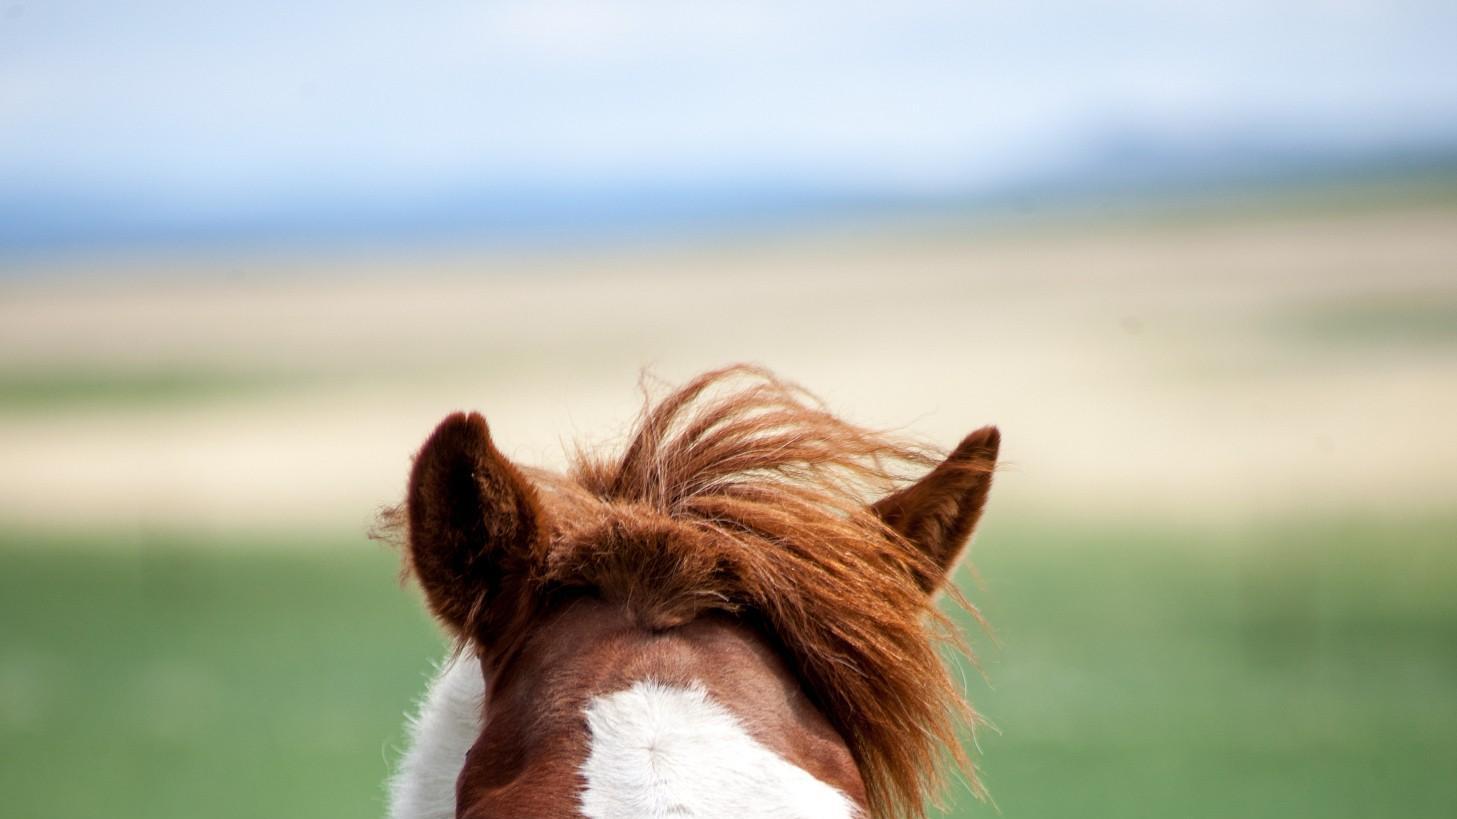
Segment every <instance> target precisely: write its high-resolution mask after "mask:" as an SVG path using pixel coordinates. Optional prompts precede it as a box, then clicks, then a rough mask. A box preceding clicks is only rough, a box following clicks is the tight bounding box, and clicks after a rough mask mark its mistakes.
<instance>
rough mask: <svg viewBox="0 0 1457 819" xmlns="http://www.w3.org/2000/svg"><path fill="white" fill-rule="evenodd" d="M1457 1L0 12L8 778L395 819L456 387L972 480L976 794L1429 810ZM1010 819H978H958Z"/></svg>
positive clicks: (1077, 804) (57, 811)
mask: <svg viewBox="0 0 1457 819" xmlns="http://www.w3.org/2000/svg"><path fill="white" fill-rule="evenodd" d="M1453 43H1457V6H1453V5H1452V4H1451V3H1445V2H1422V1H1416V2H1402V1H1401V0H1385V1H1384V2H1379V3H1377V2H1362V0H1330V1H1329V2H1299V1H1294V0H1292V1H1291V2H1277V3H1269V2H1260V3H1254V2H1245V0H1226V1H1225V2H1220V3H1204V2H1186V3H1178V4H1157V3H1148V2H1122V3H1090V4H1082V3H1067V2H1052V3H1040V4H975V3H949V2H937V1H936V0H908V1H907V2H900V3H895V4H862V3H855V2H834V3H830V2H820V1H819V0H812V1H811V2H806V3H799V4H793V5H791V6H785V5H784V4H777V3H762V2H756V1H755V2H739V3H718V4H707V3H682V2H675V3H669V2H651V1H649V0H633V1H629V0H611V2H581V1H580V0H573V1H566V2H556V1H553V0H535V1H534V2H489V3H460V2H445V0H428V1H427V2H420V3H408V4H407V3H400V2H351V3H343V2H334V1H330V2H319V3H311V4H297V3H281V2H272V1H271V0H264V1H263V2H255V3H248V4H241V3H237V4H217V3H183V2H178V1H177V0H170V1H169V0H159V1H157V2H129V3H103V2H96V0H76V1H75V2H62V0H0V464H3V469H0V792H3V793H4V794H5V803H6V809H5V813H6V815H8V816H14V817H17V818H18V817H92V816H107V817H113V818H114V819H123V818H124V817H148V818H149V819H165V818H166V817H194V816H197V815H199V813H201V814H205V815H208V816H212V817H254V816H261V815H276V816H309V817H368V816H382V815H383V813H384V790H383V782H384V780H385V777H386V775H387V773H388V771H389V770H390V767H391V764H392V763H393V761H394V760H395V759H396V758H397V757H398V755H399V752H400V745H401V741H402V734H403V725H404V722H403V715H404V714H405V713H406V711H407V710H408V709H409V708H410V707H411V703H412V701H413V699H414V698H415V697H417V696H418V695H419V694H420V693H421V692H422V691H423V687H424V683H425V681H426V679H427V677H428V675H429V674H430V671H431V668H432V664H433V663H434V662H435V661H436V660H437V659H438V658H439V657H440V656H441V655H442V653H443V641H442V640H441V638H440V636H439V635H438V634H437V632H436V631H435V629H434V627H433V626H432V624H431V623H430V622H429V621H428V619H427V618H426V617H425V615H424V614H423V613H422V611H421V606H420V604H419V602H418V599H417V597H416V595H415V593H414V591H413V590H412V589H410V588H408V587H404V586H401V585H400V583H399V582H398V577H397V572H398V568H399V564H398V559H397V556H396V555H395V554H394V553H393V552H392V551H391V550H390V549H389V547H387V546H385V545H383V544H379V543H375V542H371V541H370V540H368V539H367V538H366V536H365V533H366V530H367V529H368V527H369V525H370V523H371V520H372V517H373V515H374V514H375V511H376V510H377V509H378V508H379V507H381V506H382V505H386V504H390V503H393V502H395V501H396V500H398V498H399V497H400V495H401V492H402V489H403V483H404V479H405V474H406V470H407V469H408V466H409V457H410V455H411V453H412V451H413V449H414V448H415V447H417V446H418V445H419V443H420V442H421V441H422V440H423V439H424V437H425V435H426V434H427V433H428V432H429V430H430V429H431V428H432V426H433V424H434V423H436V422H437V421H438V420H439V419H440V418H441V417H443V416H444V415H445V414H446V413H448V412H450V411H453V410H457V409H479V410H481V411H483V412H484V413H486V415H487V417H488V418H489V419H490V420H491V423H492V427H493V430H494V431H495V434H496V437H497V439H498V442H499V443H500V444H501V446H502V447H503V449H505V450H506V451H507V452H508V454H510V455H511V456H512V457H514V458H516V459H518V460H521V461H525V462H532V463H537V464H542V465H548V466H551V465H559V464H561V463H562V462H563V456H562V453H563V450H564V449H565V448H566V447H569V446H571V444H572V442H574V441H585V442H587V443H601V444H605V445H611V444H612V443H613V442H615V441H617V440H618V439H619V438H620V436H621V435H622V433H623V432H624V430H625V428H626V426H627V424H628V422H629V421H630V419H631V417H632V415H633V413H634V412H635V411H636V409H637V407H638V406H639V402H640V395H639V393H638V391H637V386H636V385H637V381H638V378H639V374H640V372H641V371H642V369H643V368H645V367H646V368H649V369H650V371H651V372H652V373H653V374H654V376H656V377H659V378H662V379H666V380H668V381H670V382H671V381H678V380H681V379H683V378H686V377H688V376H691V375H693V374H695V373H697V372H699V371H701V370H703V369H706V368H709V367H715V366H719V365H722V364H726V363H729V362H734V361H752V362H758V363H762V364H765V365H767V366H769V367H771V368H773V369H775V370H777V371H778V372H780V373H781V374H782V375H784V376H786V377H788V378H790V379H793V380H796V381H798V382H800V383H802V384H804V385H805V386H807V387H809V388H810V389H812V390H814V391H816V392H818V393H819V394H820V395H821V396H822V397H824V398H825V400H826V401H827V402H828V403H829V405H830V406H831V407H833V408H835V409H837V410H838V411H840V412H842V413H843V414H845V415H847V416H849V417H851V418H853V419H855V420H858V421H861V422H864V423H867V424H872V425H880V426H892V427H897V428H901V429H905V430H907V431H909V432H911V433H913V434H915V435H918V436H922V437H924V438H928V439H931V440H933V441H937V442H940V443H942V444H945V445H950V444H953V443H954V442H955V441H957V440H958V439H959V437H960V436H961V435H963V434H964V433H965V432H967V431H969V430H971V429H972V428H974V427H976V426H979V425H982V424H985V423H993V422H995V423H997V424H999V425H1000V426H1001V427H1002V430H1003V433H1004V437H1005V449H1004V458H1005V466H1004V468H1003V471H1002V472H1001V474H1000V476H999V478H998V484H997V488H996V491H995V492H994V493H993V499H992V505H991V510H990V512H989V514H988V517H987V519H986V520H985V523H984V526H983V529H982V532H981V533H980V535H979V536H978V539H977V542H976V545H975V547H974V550H973V553H972V564H969V565H968V566H967V567H965V568H964V570H963V572H962V575H961V584H962V586H963V588H965V589H966V590H967V591H968V593H969V596H970V597H971V598H972V599H973V600H974V601H975V602H976V603H977V604H978V605H979V606H981V608H982V609H983V611H984V612H985V613H986V615H987V617H988V618H989V620H990V621H991V623H992V624H993V626H994V627H995V635H989V634H982V633H980V632H978V636H976V637H975V638H974V640H973V642H974V643H975V645H976V647H977V649H978V654H979V656H980V666H981V673H980V674H978V673H977V672H976V671H975V670H972V669H970V668H968V670H967V673H966V674H965V676H966V679H967V685H968V688H969V691H970V694H971V696H972V698H973V700H974V702H975V703H976V704H977V706H978V707H979V709H980V710H981V711H982V712H983V713H984V714H985V716H986V717H987V718H988V719H989V720H990V721H991V723H993V724H994V726H995V730H987V731H984V732H982V733H980V734H979V735H978V737H977V745H978V747H979V753H978V759H979V761H980V762H981V764H982V766H983V773H984V776H985V780H986V783H987V785H988V787H989V789H990V792H991V794H992V796H993V797H994V799H995V801H996V805H995V807H994V806H992V805H990V804H985V803H979V802H977V801H975V800H974V799H972V798H971V797H970V795H969V794H968V793H966V792H965V791H964V790H962V791H958V792H955V793H953V794H952V795H951V798H952V801H951V804H950V805H949V807H948V812H949V814H950V815H955V816H962V817H966V816H997V815H1001V816H1004V817H1006V818H1007V819H1022V818H1023V817H1052V816H1067V815H1078V816H1085V817H1097V816H1120V817H1127V816H1185V817H1199V816H1209V817H1215V816H1218V817H1227V816H1230V815H1240V816H1247V817H1255V816H1260V817H1298V816H1320V817H1342V816H1348V817H1371V816H1431V817H1450V816H1453V815H1457V776H1454V773H1453V772H1454V771H1457V503H1454V501H1457V489H1454V482H1453V481H1454V474H1457V473H1454V470H1457V435H1454V434H1453V423H1454V419H1457V50H1454V48H1453ZM998 811H1000V814H998Z"/></svg>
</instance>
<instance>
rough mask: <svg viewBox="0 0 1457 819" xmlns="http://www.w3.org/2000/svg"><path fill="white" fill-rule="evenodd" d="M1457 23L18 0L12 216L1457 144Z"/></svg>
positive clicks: (942, 175)
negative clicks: (1167, 154)
mask: <svg viewBox="0 0 1457 819" xmlns="http://www.w3.org/2000/svg"><path fill="white" fill-rule="evenodd" d="M1454 42H1457V4H1454V3H1451V2H1430V1H1427V2H1404V1H1403V0H1386V1H1385V2H1364V1H1361V0H1337V2H1309V1H1308V0H1298V1H1296V2H1283V3H1281V2H1249V1H1248V0H1225V2H1202V1H1196V2H1178V3H1155V2H1122V3H1078V2H1067V1H1066V0H1050V2H1043V3H1036V4H1032V3H1012V2H998V3H976V2H941V1H940V0H901V1H900V2H897V3H893V4H892V3H859V2H849V1H847V0H834V1H833V2H825V1H823V0H805V2H799V3H792V4H791V3H782V2H758V0H735V2H719V3H701V2H691V1H690V2H685V1H684V0H677V2H668V1H666V0H664V1H661V2H660V1H659V0H530V2H500V1H496V2H447V1H446V0H415V1H414V2H406V1H405V0H391V1H389V2H379V1H378V0H350V2H342V1H341V0H319V2H310V3H298V2H275V0H257V1H256V2H250V3H227V4H224V3H213V2H197V1H194V2H185V1H184V0H168V1H166V2H158V0H129V1H128V2H125V3H118V2H107V1H106V0H74V1H72V2H65V1H64V0H0V217H7V218H8V220H9V221H10V222H11V224H12V227H11V229H9V230H8V231H7V230H6V229H5V228H3V227H0V242H4V241H7V239H8V240H9V241H13V242H18V241H23V240H24V239H25V231H30V230H40V231H41V232H42V233H43V232H44V228H45V227H46V226H47V225H48V224H52V225H61V226H62V227H64V228H65V229H64V230H60V231H59V232H56V233H55V234H54V235H55V236H59V237H63V238H64V237H66V236H72V235H73V234H76V233H77V232H78V231H79V232H80V233H83V234H84V233H85V232H86V231H87V230H92V231H93V232H95V231H99V232H100V233H105V232H106V231H107V230H108V229H112V230H113V233H116V235H122V234H125V232H126V230H127V229H128V227H127V226H128V225H131V226H132V227H134V228H136V229H138V230H143V229H146V228H147V227H148V226H151V227H153V228H155V227H158V226H163V227H167V226H170V229H174V230H180V231H183V232H185V231H186V230H188V229H190V228H197V229H203V228H206V227H207V226H210V225H211V226H216V225H226V224H229V223H230V222H234V223H241V222H247V221H249V220H255V221H259V222H260V223H261V222H267V221H268V220H269V219H270V218H279V219H282V218H287V219H295V218H297V219H304V220H308V219H322V220H327V216H328V214H329V213H330V212H331V211H332V212H335V213H338V212H349V211H350V209H365V210H367V209H369V208H370V207H375V208H377V209H379V211H380V212H381V213H386V214H387V213H395V212H401V211H404V210H408V209H410V208H420V209H425V210H429V209H430V208H437V209H439V208H446V207H448V206H449V205H450V203H459V202H461V201H470V202H480V201H494V200H501V201H508V202H509V201H513V200H521V199H533V198H534V199H536V200H539V201H542V202H548V203H550V202H556V201H558V200H560V201H570V200H574V199H576V200H580V199H581V198H583V197H587V198H590V197H592V196H597V197H599V198H600V199H603V200H605V201H611V200H612V199H613V197H616V196H630V195H632V194H634V193H638V194H640V193H641V192H643V191H661V190H686V191H693V192H696V193H698V194H704V195H713V194H714V192H717V193H718V195H729V194H732V193H733V192H735V191H739V192H742V191H745V190H748V191H763V190H791V191H801V192H804V191H809V192H815V191H820V192H856V193H861V194H872V195H887V196H909V197H916V196H941V195H954V194H959V193H965V192H975V191H978V190H986V189H992V188H996V187H998V186H1007V185H1015V184H1018V183H1021V182H1025V181H1027V180H1037V179H1048V178H1057V176H1058V175H1059V174H1068V173H1073V172H1075V171H1076V169H1078V168H1082V167H1085V166H1087V165H1088V164H1089V163H1091V162H1095V161H1098V160H1099V159H1100V158H1104V157H1107V156H1110V155H1111V156H1120V157H1123V159H1124V160H1126V161H1135V162H1136V161H1138V159H1139V154H1140V153H1141V152H1145V151H1147V152H1152V153H1155V154H1157V153H1159V152H1161V151H1162V152H1173V153H1176V154H1178V155H1180V156H1193V157H1196V158H1197V157H1199V156H1204V155H1208V156H1211V157H1227V156H1229V155H1238V154H1239V153H1240V152H1242V151H1245V152H1261V151H1263V152H1270V151H1274V152H1277V153H1282V155H1302V154H1311V155H1329V156H1335V157H1340V156H1368V155H1381V154H1384V153H1400V152H1402V151H1412V150H1428V149H1433V148H1439V149H1445V148H1450V147H1451V146H1453V145H1457V56H1454V55H1457V48H1454V47H1453V45H1452V44H1453V43H1454ZM17 225H18V226H19V227H17ZM108 226H110V227H108ZM117 226H120V227H119V228H118V227H117ZM67 231H70V232H67ZM117 231H119V232H117ZM37 235H39V234H37Z"/></svg>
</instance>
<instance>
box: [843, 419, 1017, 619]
mask: <svg viewBox="0 0 1457 819" xmlns="http://www.w3.org/2000/svg"><path fill="white" fill-rule="evenodd" d="M1001 442H1002V435H1001V433H1000V432H998V431H997V428H996V427H982V428H981V429H979V430H977V431H976V432H973V433H971V434H970V435H968V436H966V438H965V439H963V440H962V442H961V443H960V445H958V446H957V447H956V449H955V450H954V451H953V452H952V453H951V455H950V456H949V457H947V459H946V460H945V461H943V462H941V463H940V464H939V465H937V467H936V468H935V469H933V470H931V471H930V473H928V474H927V475H926V476H925V477H923V478H921V479H920V480H918V481H916V482H915V483H913V484H911V485H910V486H907V487H905V488H904V489H900V490H898V491H896V492H894V493H892V494H890V495H887V496H885V497H884V498H881V499H880V500H879V501H877V502H876V503H875V505H874V506H872V507H871V508H872V509H873V510H874V511H875V513H876V514H877V515H879V516H880V519H881V520H883V521H885V523H886V525H887V526H889V527H890V528H892V529H894V530H895V531H897V532H899V533H900V534H901V535H902V536H904V537H905V538H906V539H907V540H909V541H910V542H911V543H912V544H913V545H915V546H917V547H919V548H920V549H921V551H922V552H924V553H925V555H926V556H927V557H928V558H930V563H931V570H930V571H929V572H922V573H921V574H920V576H919V577H918V578H917V579H918V580H919V581H920V583H921V587H922V588H923V589H925V590H926V593H927V594H931V593H934V592H935V591H936V590H937V589H939V588H940V587H941V584H943V583H945V582H946V578H947V577H948V576H950V574H951V570H952V568H953V567H954V566H955V565H956V561H957V559H958V558H960V557H961V553H962V552H963V551H964V550H965V549H966V543H967V541H968V540H969V539H970V538H971V531H972V529H974V528H976V522H977V521H978V520H979V519H980V518H981V511H982V508H983V507H984V506H986V501H987V493H988V492H990V491H991V488H992V470H993V469H994V468H995V467H996V464H997V449H998V447H1000V446H1001Z"/></svg>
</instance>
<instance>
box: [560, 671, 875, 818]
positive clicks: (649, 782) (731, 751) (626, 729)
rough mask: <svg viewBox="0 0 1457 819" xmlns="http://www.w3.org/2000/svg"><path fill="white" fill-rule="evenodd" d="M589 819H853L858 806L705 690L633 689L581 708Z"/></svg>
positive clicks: (584, 803)
mask: <svg viewBox="0 0 1457 819" xmlns="http://www.w3.org/2000/svg"><path fill="white" fill-rule="evenodd" d="M587 725H588V727H589V728H590V729H591V731H592V749H591V753H590V754H589V755H588V757H587V761H586V763H584V764H583V765H582V776H583V778H584V779H585V780H586V782H587V787H586V790H584V791H583V792H582V814H583V815H584V816H586V817H588V818H589V819H681V818H682V817H695V818H696V819H769V817H775V819H812V818H813V819H849V817H853V816H855V815H856V814H857V811H856V809H855V806H854V803H852V802H851V801H850V799H849V798H848V797H846V796H845V794H843V793H841V792H840V791H839V790H837V789H835V788H832V787H830V786H829V785H826V784H825V783H823V782H821V781H819V780H818V779H815V778H814V777H813V776H810V775H809V773H808V772H806V771H805V770H803V769H802V768H798V767H796V766H794V765H792V764H790V763H789V762H787V761H785V760H784V759H783V758H782V757H780V756H779V755H778V754H775V753H774V752H773V751H771V750H769V749H768V748H766V747H764V746H763V745H761V744H759V742H757V741H756V740H755V739H754V738H753V737H751V736H749V734H748V733H747V732H746V731H745V730H744V728H743V725H741V724H740V723H739V721H738V719H737V718H736V717H734V715H733V714H732V713H730V712H729V711H728V709H726V708H724V707H723V706H721V705H719V704H718V703H716V702H714V701H713V700H712V699H711V698H709V696H708V693H707V692H706V691H704V690H703V689H702V688H701V687H696V686H695V687H693V688H677V687H669V686H664V685H659V684H657V683H653V682H639V683H636V684H635V685H633V686H632V687H631V688H629V689H627V690H626V691H619V692H617V693H615V694H609V695H606V696H602V697H597V698H596V699H594V700H592V703H591V705H589V706H588V708H587Z"/></svg>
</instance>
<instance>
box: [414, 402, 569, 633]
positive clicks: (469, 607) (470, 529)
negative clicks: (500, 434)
mask: <svg viewBox="0 0 1457 819" xmlns="http://www.w3.org/2000/svg"><path fill="white" fill-rule="evenodd" d="M405 504H406V521H407V525H408V527H409V546H410V561H411V565H412V567H413V569H414V572H415V576H416V578H418V579H419V581H420V585H421V587H422V588H424V590H425V597H426V600H427V601H428V602H429V604H430V608H431V610H432V611H434V613H435V615H436V616H437V617H439V618H440V619H441V620H442V621H444V622H445V624H446V625H447V626H449V627H450V628H451V629H452V630H454V631H455V632H456V633H457V634H460V635H462V636H465V637H474V638H478V639H479V638H483V637H485V636H486V634H484V633H483V632H486V631H489V630H490V627H491V621H492V620H493V618H494V617H495V615H496V614H498V613H500V614H504V613H506V612H514V611H515V610H517V609H519V608H520V602H521V601H519V600H516V599H511V598H512V597H513V596H514V595H518V594H519V593H520V591H519V590H520V589H521V588H522V586H523V582H524V578H525V577H526V575H527V573H528V570H529V566H530V560H531V556H532V554H533V552H534V549H535V546H536V544H537V543H538V541H539V539H540V538H541V532H542V530H543V528H544V527H543V517H542V512H541V508H540V505H539V503H538V501H537V498H536V492H535V490H534V489H533V488H532V486H531V484H530V483H529V482H528V481H527V479H526V477H525V476H524V475H522V474H521V472H520V470H518V469H517V468H516V467H515V466H513V465H512V464H511V462H510V461H508V460H506V458H505V457H504V456H503V455H501V453H500V452H499V451H497V449H496V447H495V445H494V444H492V443H491V434H490V430H489V429H488V428H487V427H486V419H485V418H482V417H481V416H480V415H478V414H476V413H471V414H470V415H466V414H464V413H456V414H454V415H452V416H450V417H449V418H446V419H445V420H444V421H442V422H441V424H440V426H439V427H436V429H435V432H434V433H433V434H431V436H430V438H429V440H427V441H426V442H425V445H424V446H423V447H421V448H420V453H419V454H418V455H416V456H415V465H414V468H413V469H412V470H411V472H410V488H409V493H408V495H407V498H406V501H405Z"/></svg>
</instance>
